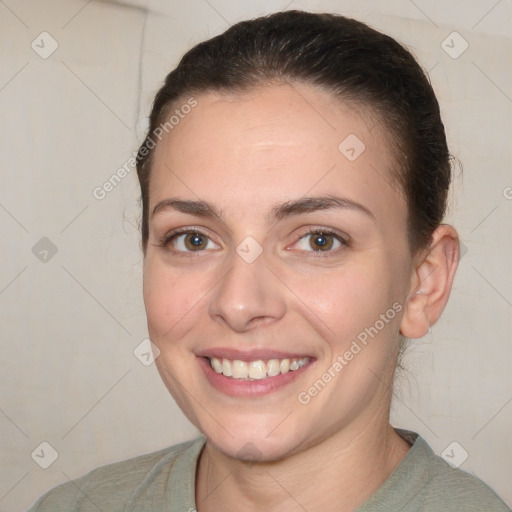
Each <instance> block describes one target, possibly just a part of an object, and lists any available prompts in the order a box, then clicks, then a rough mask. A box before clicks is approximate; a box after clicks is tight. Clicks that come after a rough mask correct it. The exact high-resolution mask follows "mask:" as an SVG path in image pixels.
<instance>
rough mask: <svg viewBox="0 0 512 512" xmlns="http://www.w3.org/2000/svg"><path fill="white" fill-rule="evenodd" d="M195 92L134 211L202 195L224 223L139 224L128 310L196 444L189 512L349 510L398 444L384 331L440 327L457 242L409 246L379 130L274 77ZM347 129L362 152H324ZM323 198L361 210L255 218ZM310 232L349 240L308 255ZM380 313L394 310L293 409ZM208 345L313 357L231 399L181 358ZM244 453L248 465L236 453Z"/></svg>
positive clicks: (169, 216)
mask: <svg viewBox="0 0 512 512" xmlns="http://www.w3.org/2000/svg"><path fill="white" fill-rule="evenodd" d="M196 99H197V103H198V104H197V106H196V107H195V108H194V109H193V110H192V112H191V113H190V114H188V115H187V116H186V117H185V118H184V119H183V120H181V122H180V124H179V125H178V126H176V127H175V128H174V129H173V130H172V131H170V132H169V134H168V135H167V136H166V137H165V138H163V139H162V141H161V142H159V143H158V145H157V147H156V149H155V153H154V161H153V167H152V171H151V172H152V175H151V181H150V212H152V211H153V208H154V207H155V205H156V204H157V203H159V202H160V201H162V200H165V199H168V198H171V197H173V198H179V199H183V200H203V201H207V202H208V203H210V204H211V205H213V206H215V207H216V208H217V209H218V210H219V211H220V212H222V219H212V218H205V217H202V216H198V215H192V214H190V213H183V212H178V211H176V210H172V209H168V210H162V211H160V212H159V213H157V214H155V215H154V216H152V217H151V218H150V222H149V240H148V244H147V247H146V248H145V258H144V301H145V305H146V311H147V318H148V328H149V334H150V338H151V340H152V341H153V343H154V344H155V345H156V346H157V347H158V348H159V350H160V355H159V357H158V358H157V359H156V364H157V368H158V370H159V372H160V375H161V377H162V379H163V381H164V383H165V384H166V386H167V388H168V389H169V391H170V392H171V394H172V396H173V397H174V399H175V400H176V402H177V403H178V405H179V406H180V407H181V409H182V410H183V411H184V413H185V414H186V415H187V417H188V418H189V419H190V421H191V422H192V423H193V424H194V425H195V426H196V427H197V428H199V430H201V432H203V433H204V435H205V436H206V437H207V439H208V442H207V444H206V447H205V448H204V450H203V452H202V454H201V457H200V459H199V464H198V470H197V475H196V503H197V509H198V510H199V511H200V512H204V511H209V510H226V511H231V510H235V509H236V510H249V511H250V510H280V511H288V510H290V511H292V510H302V508H301V507H304V508H305V509H307V510H308V511H315V510H322V511H323V512H325V511H329V510H337V511H345V510H346V511H349V510H354V508H356V507H357V506H359V505H360V504H361V503H363V502H364V501H365V500H366V499H367V498H368V497H369V496H370V495H371V494H372V493H373V492H374V491H375V490H376V489H377V488H378V487H379V486H380V485H381V484H382V483H383V482H384V480H385V479H386V478H387V477H388V476H389V475H390V473H391V472H392V471H393V469H394V468H395V467H396V466H397V465H398V463H399V462H400V460H402V458H403V457H404V456H405V455H406V453H407V451H408V449H409V445H408V444H407V443H406V442H405V441H404V440H403V439H402V438H401V437H400V436H398V435H397V434H396V432H395V431H394V430H393V429H392V428H391V427H390V425H389V408H390V402H391V390H392V383H393V375H394V370H395V365H396V358H397V351H398V347H399V334H400V333H402V334H403V335H404V336H406V337H410V338H418V337H421V336H423V335H424V334H425V333H426V332H427V330H428V328H429V326H431V325H433V324H434V323H435V322H436V321H437V319H438V318H439V316H440V314H441V312H442V310H443V309H444V306H445V304H446V302H447V300H448V296H449V293H450V289H451V285H452V281H453V276H454V273H455V270H456V267H457V262H458V258H459V253H458V238H457V233H456V231H455V230H454V229H453V228H452V227H450V226H447V225H441V226H439V228H438V229H437V230H436V231H435V233H434V234H433V238H432V243H431V245H430V247H429V248H425V249H424V250H421V251H419V252H418V253H416V254H411V251H410V248H409V245H408V242H407V237H406V227H407V226H406V218H407V208H406V204H405V201H404V198H403V196H402V193H401V191H400V190H399V188H398V186H396V185H394V182H393V175H392V173H391V170H390V169H392V168H393V165H394V162H395V160H394V156H393V154H392V152H391V149H390V144H389V141H388V140H387V139H386V136H385V133H386V131H385V130H384V129H383V127H382V126H381V125H379V124H378V123H377V124H375V123H369V116H368V115H363V113H362V112H361V111H359V110H358V109H356V108H355V107H354V106H353V105H352V106H349V105H346V104H343V103H342V102H340V100H338V99H335V98H334V97H332V96H331V95H330V94H329V93H327V92H326V91H323V90H321V89H318V88H313V87H312V86H306V85H299V84H293V87H292V86H290V85H288V84H283V85H272V86H270V85H269V86H264V87H263V86H262V87H260V88H259V89H257V90H254V91H250V92H246V93H243V94H241V93H237V94H227V93H222V94H221V93H207V94H202V95H198V96H196ZM349 134H355V135H356V136H357V137H358V138H359V139H360V140H361V141H363V143H364V144H365V150H364V151H363V152H362V153H361V155H360V156H359V157H358V158H357V159H355V160H354V161H349V160H348V159H347V158H346V157H345V156H344V155H343V154H342V153H341V152H340V150H339V149H338V145H339V144H340V142H342V141H343V140H344V139H345V138H346V137H347V136H348V135H349ZM326 195H335V196H339V197H344V198H348V199H350V200H352V201H356V202H358V203H360V204H361V205H363V206H364V207H365V208H367V209H368V210H369V211H370V212H371V215H368V214H365V213H362V212H360V211H358V210H355V209H350V208H330V209H324V210H316V211H310V212H303V213H300V214H296V215H290V216H288V217H285V218H283V219H280V220H276V221H273V220H269V219H268V218H267V216H268V215H269V214H270V212H271V210H272V208H273V207H274V206H275V205H276V204H282V203H285V202H287V201H291V200H295V199H299V198H302V197H303V196H326ZM177 228H190V231H192V232H193V231H194V228H195V229H199V230H200V231H201V232H203V233H204V234H205V235H206V236H207V238H206V239H204V240H205V243H207V245H206V246H205V248H204V249H203V250H201V251H196V252H188V253H187V252H185V251H186V250H187V247H190V246H186V245H184V241H185V236H181V237H178V239H175V240H174V241H173V242H170V243H169V244H168V245H167V246H165V247H163V246H161V245H160V242H159V241H160V239H161V238H163V237H164V236H165V235H166V234H168V233H169V232H171V231H172V230H174V229H177ZM309 228H318V231H321V228H324V229H325V228H331V229H333V230H337V231H338V232H339V234H340V235H341V236H343V237H344V239H345V240H348V241H349V243H348V245H345V244H342V243H340V242H336V241H335V240H336V239H335V238H329V241H332V242H333V246H332V249H330V250H329V251H319V250H318V245H315V244H314V238H315V237H314V235H313V236H311V235H305V232H306V231H307V230H308V229H309ZM248 236H251V237H253V238H254V239H255V240H256V241H257V242H258V244H259V245H260V246H261V248H262V250H263V252H262V253H261V255H260V256H259V257H258V258H257V259H256V260H255V261H254V262H252V263H247V262H246V261H245V260H244V259H243V258H241V257H240V256H239V255H238V254H237V252H236V248H237V246H239V244H240V243H241V242H242V241H243V240H244V239H245V238H246V237H248ZM173 249H174V252H173ZM315 249H316V251H315ZM188 250H189V251H190V249H188ZM393 304H399V305H400V306H401V308H400V311H399V312H397V314H396V315H395V316H394V318H392V319H390V320H389V321H388V322H387V323H386V324H385V327H384V328H382V329H381V330H379V332H378V334H377V335H375V336H374V337H373V338H371V339H370V342H369V343H368V344H367V345H366V346H364V347H363V348H362V350H361V351H360V352H359V353H358V354H357V355H355V356H354V357H353V359H352V360H350V361H349V362H348V364H346V365H345V366H344V367H343V369H342V371H339V372H337V373H336V376H335V377H334V378H333V379H332V380H331V381H330V382H329V383H328V385H326V386H325V387H324V388H323V389H322V390H321V392H319V393H318V394H317V395H316V396H314V397H313V398H311V400H310V401H309V402H308V403H307V404H302V403H300V402H299V400H298V395H299V393H301V392H304V391H305V390H308V388H310V386H311V385H312V384H313V383H314V382H315V381H316V380H317V379H319V378H321V376H322V374H324V373H325V372H326V371H328V369H329V368H331V367H332V365H333V363H334V362H335V361H336V358H337V357H338V356H339V355H340V354H344V353H345V352H346V351H347V350H348V349H349V348H350V346H351V343H352V341H353V340H354V339H356V337H357V335H358V334H359V333H361V332H362V331H364V329H365V328H369V327H370V326H374V325H375V323H376V321H377V320H378V319H379V318H380V315H381V314H385V313H386V311H387V310H389V308H391V307H392V305H393ZM212 347H229V348H236V349H241V350H248V349H250V348H272V349H275V350H282V351H291V350H293V351H294V352H295V351H296V352H298V353H300V354H308V355H309V356H310V357H311V358H312V359H314V362H313V363H312V364H311V365H310V366H309V367H308V368H306V369H304V370H303V371H302V373H301V375H300V376H299V377H297V378H296V379H295V380H294V381H293V382H291V383H290V384H288V385H287V386H285V387H283V388H281V389H278V390H276V391H275V392H273V393H269V394H267V395H265V396H260V397H253V398H243V399H242V398H239V397H233V396H228V395H226V394H224V393H222V392H221V391H218V390H216V389H215V388H213V387H212V386H211V385H210V383H209V382H208V380H207V379H206V377H205V374H204V372H203V370H202V368H201V367H200V365H199V363H198V357H197V353H198V352H200V351H202V350H206V349H208V348H212ZM249 443H250V444H249ZM248 446H251V447H252V449H253V451H255V453H256V455H255V457H256V458H257V459H258V461H257V463H254V464H248V463H246V462H245V461H244V460H243V459H244V456H246V455H247V450H248V448H247V447H248ZM299 504H300V505H299Z"/></svg>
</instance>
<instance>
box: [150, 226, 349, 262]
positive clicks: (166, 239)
mask: <svg viewBox="0 0 512 512" xmlns="http://www.w3.org/2000/svg"><path fill="white" fill-rule="evenodd" d="M190 234H198V235H201V236H203V237H206V238H208V239H210V240H211V238H210V237H209V236H208V235H207V234H206V233H205V232H204V231H202V230H200V229H194V228H183V229H178V230H176V231H171V232H170V233H167V234H166V235H164V236H163V237H161V238H160V239H159V240H158V244H157V245H158V247H161V248H163V249H166V248H167V247H168V246H169V244H171V242H172V241H173V240H175V239H176V238H177V237H178V236H180V235H190ZM318 234H322V235H324V236H326V237H330V236H332V237H334V238H335V239H336V240H338V241H339V242H340V244H341V247H338V248H337V249H334V250H329V251H313V250H312V251H304V252H307V253H311V257H314V258H325V257H328V256H329V255H331V254H333V253H336V252H338V251H339V250H341V249H343V248H344V247H350V242H349V241H348V240H347V239H346V238H344V237H343V236H342V235H341V234H339V233H338V232H337V231H334V230H332V229H330V228H321V227H317V228H312V229H309V230H308V231H306V232H304V233H302V234H301V236H299V238H298V239H297V241H296V242H295V243H294V245H295V244H296V243H297V242H299V241H300V240H302V239H303V238H305V237H307V236H309V235H318ZM169 250H170V252H172V253H173V254H179V255H181V256H185V257H192V258H193V257H196V256H197V255H199V254H201V253H202V252H204V249H203V250H201V251H179V250H175V249H169Z"/></svg>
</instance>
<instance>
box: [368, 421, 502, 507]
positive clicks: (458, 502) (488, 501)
mask: <svg viewBox="0 0 512 512" xmlns="http://www.w3.org/2000/svg"><path fill="white" fill-rule="evenodd" d="M397 432H398V433H399V434H400V435H401V436H402V437H404V438H405V439H406V440H407V441H409V442H410V443H411V444H412V446H411V448H410V450H409V452H408V453H407V455H406V456H405V457H404V459H403V460H402V461H401V462H400V464H399V465H398V466H397V467H396V468H395V470H394V471H393V473H392V474H391V475H390V476H389V478H388V479H387V480H386V481H385V482H384V484H383V485H382V486H381V488H380V489H378V490H377V491H376V492H375V493H374V494H373V495H372V496H371V497H370V499H369V500H368V501H367V502H365V503H364V504H363V506H362V507H361V508H360V509H358V512H374V511H378V512H388V511H389V512H391V511H396V510H400V511H401V512H420V511H421V512H438V511H440V510H442V511H443V512H451V511H456V512H460V511H464V512H482V511H483V510H485V511H486V512H510V509H509V508H508V507H507V506H506V505H505V503H503V501H502V500H501V499H500V498H499V497H498V496H497V495H496V493H495V492H494V491H493V490H492V489H491V488H489V487H488V486H487V485H486V484H485V483H484V482H482V481H481V480H480V479H478V478H477V477H476V476H473V475H471V474H469V473H467V472H466V471H463V470H462V469H459V468H455V467H452V466H451V465H450V464H448V463H447V462H446V461H445V460H444V459H443V458H441V457H439V456H438V455H436V454H435V453H434V452H433V451H432V449H431V448H430V446H429V445H428V444H427V442H426V441H425V440H424V439H423V438H421V437H420V436H418V434H415V433H413V432H408V431H404V430H397Z"/></svg>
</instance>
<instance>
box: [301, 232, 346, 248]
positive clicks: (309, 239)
mask: <svg viewBox="0 0 512 512" xmlns="http://www.w3.org/2000/svg"><path fill="white" fill-rule="evenodd" d="M346 245H347V243H346V242H345V240H344V239H343V238H341V236H339V235H337V234H335V233H331V232H328V231H323V230H315V231H310V232H308V233H305V234H304V235H302V236H301V238H300V239H299V240H298V241H297V242H296V244H295V246H296V247H297V248H298V249H300V250H301V251H304V252H317V253H319V252H325V253H329V252H335V251H336V249H339V248H341V247H343V246H346Z"/></svg>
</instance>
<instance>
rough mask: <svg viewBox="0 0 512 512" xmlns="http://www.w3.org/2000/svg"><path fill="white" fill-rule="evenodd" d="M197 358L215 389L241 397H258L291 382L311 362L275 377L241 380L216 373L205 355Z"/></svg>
mask: <svg viewBox="0 0 512 512" xmlns="http://www.w3.org/2000/svg"><path fill="white" fill-rule="evenodd" d="M198 359H199V365H200V366H201V368H202V369H203V371H204V373H205V375H206V378H207V379H208V381H209V382H210V384H211V385H212V386H213V387H214V388H215V389H217V390H218V391H221V392H222V393H225V394H226V395H230V396H237V397H242V398H251V397H258V396H263V395H267V394H269V393H273V392H274V391H277V390H279V389H281V388H283V387H285V386H286V385H288V384H290V383H292V382H293V381H294V380H295V379H297V378H298V377H300V376H301V375H302V373H303V372H304V371H305V370H306V369H307V368H309V367H310V366H311V364H312V363H313V361H310V362H309V363H308V364H307V365H306V366H303V367H302V368H299V369H298V370H292V371H289V372H287V373H281V374H279V375H276V376H275V377H267V378H266V379H260V380H243V379H233V378H232V377H226V376H225V375H223V374H222V373H217V372H216V371H215V370H214V369H213V368H212V367H211V365H210V360H209V359H208V358H206V357H198Z"/></svg>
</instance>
